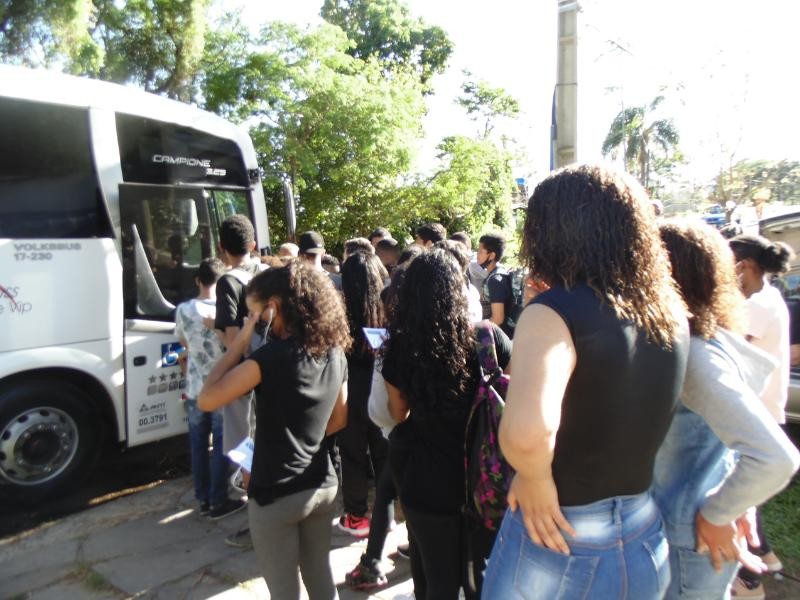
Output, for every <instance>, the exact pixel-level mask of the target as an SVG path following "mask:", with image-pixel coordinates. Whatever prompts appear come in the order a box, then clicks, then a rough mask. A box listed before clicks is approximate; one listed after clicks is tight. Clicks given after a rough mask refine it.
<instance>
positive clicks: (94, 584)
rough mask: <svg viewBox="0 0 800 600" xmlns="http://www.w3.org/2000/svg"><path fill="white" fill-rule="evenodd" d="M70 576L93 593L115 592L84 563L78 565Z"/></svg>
mask: <svg viewBox="0 0 800 600" xmlns="http://www.w3.org/2000/svg"><path fill="white" fill-rule="evenodd" d="M72 576H73V577H74V578H75V579H77V580H78V581H80V582H81V583H83V585H85V586H86V587H87V588H89V589H90V590H92V591H94V592H108V591H113V590H115V588H114V586H113V585H111V584H110V583H109V581H108V579H106V578H105V577H104V576H103V575H101V574H100V573H98V572H97V571H95V570H94V569H92V565H91V564H89V563H86V562H82V563H79V564H78V566H77V567H76V568H75V570H74V571H73V572H72Z"/></svg>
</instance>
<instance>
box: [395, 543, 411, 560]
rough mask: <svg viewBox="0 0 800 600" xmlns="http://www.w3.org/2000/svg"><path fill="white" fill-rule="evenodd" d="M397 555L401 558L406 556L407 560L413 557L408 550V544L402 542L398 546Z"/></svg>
mask: <svg viewBox="0 0 800 600" xmlns="http://www.w3.org/2000/svg"><path fill="white" fill-rule="evenodd" d="M397 556H399V557H400V558H405V559H406V560H408V559H409V558H411V552H409V550H408V544H400V545H399V546H397Z"/></svg>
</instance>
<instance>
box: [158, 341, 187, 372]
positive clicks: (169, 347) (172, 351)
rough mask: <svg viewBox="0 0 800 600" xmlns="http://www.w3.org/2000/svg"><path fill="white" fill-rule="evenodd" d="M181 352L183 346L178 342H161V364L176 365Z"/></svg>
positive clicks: (166, 365) (165, 365)
mask: <svg viewBox="0 0 800 600" xmlns="http://www.w3.org/2000/svg"><path fill="white" fill-rule="evenodd" d="M181 352H183V346H181V343H180V342H172V343H171V344H161V366H162V367H177V366H178V358H179V356H180V353H181Z"/></svg>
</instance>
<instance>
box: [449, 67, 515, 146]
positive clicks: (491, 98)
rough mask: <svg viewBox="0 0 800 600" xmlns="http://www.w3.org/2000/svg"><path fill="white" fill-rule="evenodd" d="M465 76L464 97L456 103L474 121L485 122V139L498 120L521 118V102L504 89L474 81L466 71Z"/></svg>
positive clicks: (462, 88) (460, 97) (459, 98)
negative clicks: (502, 118)
mask: <svg viewBox="0 0 800 600" xmlns="http://www.w3.org/2000/svg"><path fill="white" fill-rule="evenodd" d="M464 76H465V77H466V78H467V79H466V81H465V82H464V83H463V84H462V86H461V91H462V94H463V95H462V96H459V97H458V98H457V99H456V103H457V104H458V105H459V106H462V107H464V108H465V109H466V111H467V115H469V116H470V117H472V119H473V120H475V121H479V120H480V121H482V122H483V134H482V137H483V138H484V139H486V138H488V137H489V134H490V133H491V132H492V130H493V129H494V126H495V121H496V120H497V119H498V118H501V117H507V118H516V117H517V116H519V102H518V101H517V100H516V98H514V97H512V96H511V95H510V94H509V93H508V92H506V91H505V90H504V89H503V88H499V87H492V86H491V85H489V84H488V83H487V82H485V81H474V80H473V78H472V73H470V72H469V71H464Z"/></svg>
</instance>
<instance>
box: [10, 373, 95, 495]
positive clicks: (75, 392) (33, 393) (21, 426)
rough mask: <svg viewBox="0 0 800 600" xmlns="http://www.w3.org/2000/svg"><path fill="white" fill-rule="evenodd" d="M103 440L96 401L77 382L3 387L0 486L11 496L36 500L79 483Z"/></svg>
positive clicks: (86, 473) (28, 383) (21, 383)
mask: <svg viewBox="0 0 800 600" xmlns="http://www.w3.org/2000/svg"><path fill="white" fill-rule="evenodd" d="M101 443H102V428H101V427H100V426H99V419H98V416H97V413H96V411H95V409H94V404H93V403H92V400H91V398H90V397H89V396H88V395H87V394H86V393H85V392H84V391H83V390H81V389H80V388H79V387H77V386H76V385H74V384H73V383H70V382H67V381H58V382H57V383H56V382H47V381H15V382H13V383H12V384H10V385H8V386H4V387H0V486H2V488H3V491H5V492H7V493H8V495H9V496H10V497H11V498H12V500H20V501H25V502H36V501H40V500H43V499H45V498H46V497H48V496H52V495H54V494H56V493H60V492H64V491H66V490H68V489H69V488H71V487H73V486H75V485H77V484H79V483H80V482H82V481H83V480H84V478H85V477H86V476H88V474H89V473H90V471H91V469H92V468H93V467H94V465H95V463H96V461H97V458H98V455H99V452H98V449H99V448H100V444H101Z"/></svg>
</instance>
